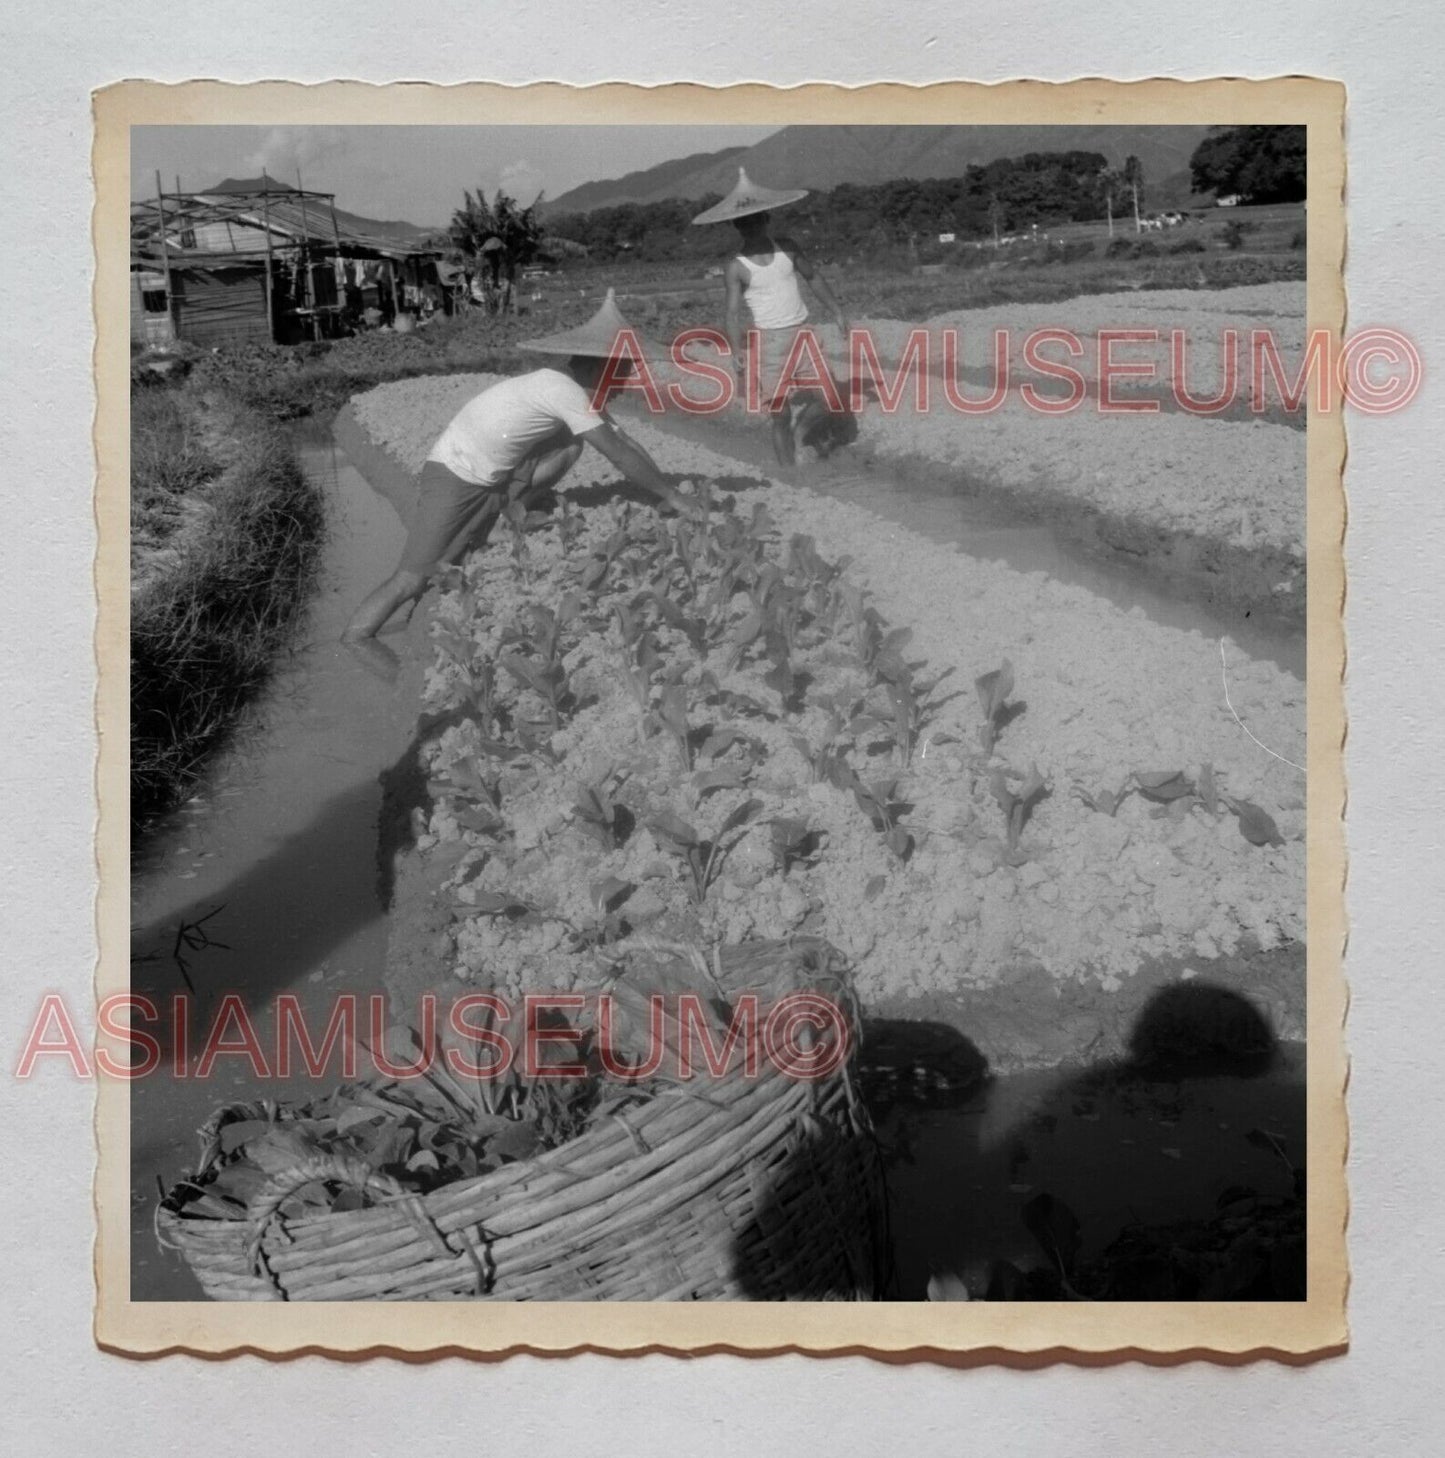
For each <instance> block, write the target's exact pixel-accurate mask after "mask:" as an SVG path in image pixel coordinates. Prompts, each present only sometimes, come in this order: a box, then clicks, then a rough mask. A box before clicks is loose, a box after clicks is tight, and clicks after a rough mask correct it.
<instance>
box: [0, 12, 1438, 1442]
mask: <svg viewBox="0 0 1445 1458" xmlns="http://www.w3.org/2000/svg"><path fill="white" fill-rule="evenodd" d="M12 3H13V8H12V9H11V11H10V12H9V14H8V16H7V18H6V19H5V20H4V21H3V22H0V35H3V38H4V41H5V45H4V48H3V49H4V60H5V70H6V73H7V83H6V87H5V90H4V95H3V98H0V107H3V111H4V118H5V141H6V148H5V155H6V170H7V174H8V176H9V177H10V186H9V187H8V188H7V194H8V196H7V206H6V207H5V208H4V209H3V210H0V230H3V235H4V239H5V244H6V246H5V250H4V257H5V261H6V266H5V267H4V269H3V270H0V280H3V281H0V290H3V294H4V306H3V308H0V334H3V338H4V351H5V353H4V373H3V407H0V449H3V456H0V459H3V460H4V462H5V479H6V482H7V489H6V493H5V500H6V503H7V513H6V523H5V530H4V532H3V539H4V547H3V552H4V562H5V571H4V576H3V582H4V592H5V594H6V608H7V611H6V612H5V614H3V616H0V643H3V653H4V660H3V661H4V664H5V684H6V689H7V699H6V704H5V717H4V731H5V743H6V744H7V747H8V750H9V763H10V766H11V774H10V776H9V777H8V778H9V779H10V785H9V787H8V792H7V795H6V800H7V812H8V815H7V818H8V821H9V825H10V833H9V835H7V836H6V837H5V838H4V842H3V845H0V884H3V886H4V897H3V902H0V915H3V924H0V937H3V940H0V946H3V947H4V950H5V956H6V967H5V972H6V977H5V991H4V996H3V999H0V1008H3V1013H0V1018H3V1030H0V1031H3V1037H0V1046H3V1048H4V1050H5V1058H6V1069H5V1074H4V1076H3V1077H0V1120H3V1128H4V1130H5V1135H6V1138H5V1141H4V1148H5V1155H6V1158H5V1170H4V1179H3V1192H0V1203H3V1212H0V1270H3V1272H4V1276H3V1280H4V1286H5V1301H4V1310H5V1315H4V1321H3V1323H0V1353H3V1355H0V1364H3V1365H0V1372H3V1380H4V1383H5V1386H6V1387H7V1388H8V1390H9V1394H10V1395H9V1396H8V1398H6V1399H5V1400H4V1401H3V1403H0V1451H3V1452H6V1453H17V1454H18V1453H48V1452H52V1451H54V1452H72V1451H80V1450H81V1449H82V1445H85V1444H87V1443H95V1444H100V1445H104V1446H103V1451H105V1452H107V1453H108V1454H114V1455H117V1458H120V1455H130V1454H142V1453H144V1454H148V1455H155V1454H158V1453H172V1452H196V1451H204V1452H206V1453H208V1454H215V1455H222V1454H232V1453H236V1454H240V1453H268V1452H278V1453H296V1452H314V1453H319V1454H330V1453H340V1452H346V1453H351V1454H367V1455H369V1454H373V1453H374V1454H388V1455H390V1454H397V1453H413V1452H430V1453H445V1452H453V1451H461V1449H462V1445H465V1447H466V1449H468V1450H471V1451H482V1452H505V1451H507V1450H508V1449H507V1440H508V1439H510V1440H512V1441H513V1442H515V1443H527V1444H528V1445H529V1446H532V1447H533V1448H534V1451H542V1452H560V1451H568V1452H576V1453H604V1452H616V1451H620V1450H622V1449H624V1448H625V1449H626V1450H628V1451H630V1452H635V1453H651V1452H664V1451H667V1452H683V1453H690V1452H696V1451H700V1450H701V1449H702V1448H703V1447H704V1446H705V1445H706V1446H709V1447H716V1448H717V1449H718V1450H720V1451H726V1452H729V1453H734V1452H760V1453H782V1452H789V1451H801V1452H818V1451H824V1450H827V1451H835V1452H847V1453H854V1452H857V1453H891V1452H910V1451H917V1452H971V1453H980V1452H1004V1453H1016V1452H1017V1453H1029V1454H1037V1453H1068V1454H1095V1453H1097V1454H1110V1455H1133V1454H1140V1455H1143V1454H1154V1453H1167V1454H1170V1455H1171V1458H1175V1455H1177V1458H1184V1455H1192V1454H1234V1453H1245V1452H1260V1451H1265V1452H1269V1453H1271V1454H1273V1455H1279V1458H1284V1455H1291V1454H1306V1453H1307V1454H1310V1455H1312V1458H1323V1455H1330V1454H1355V1453H1364V1452H1368V1453H1372V1454H1396V1453H1401V1454H1403V1453H1413V1452H1421V1451H1425V1450H1426V1449H1427V1448H1428V1447H1429V1446H1434V1443H1433V1442H1431V1441H1430V1440H1431V1439H1432V1438H1434V1439H1435V1441H1437V1442H1438V1437H1436V1430H1437V1429H1438V1428H1439V1427H1440V1426H1441V1423H1440V1415H1441V1409H1442V1402H1441V1398H1440V1359H1439V1346H1440V1328H1441V1306H1442V1294H1445V1283H1442V1260H1441V1245H1442V1235H1441V1213H1442V1212H1441V1199H1440V1184H1441V1159H1440V1147H1441V1142H1442V1141H1441V1138H1440V1129H1439V1113H1440V1110H1441V1102H1442V1101H1441V1099H1440V1095H1439V1084H1438V1082H1437V1073H1436V1053H1437V1048H1438V1044H1439V1041H1440V1037H1441V1034H1442V1032H1445V1017H1442V1012H1445V994H1442V986H1445V978H1442V974H1441V968H1440V965H1439V956H1438V935H1437V928H1438V923H1439V918H1440V914H1441V913H1440V908H1441V907H1442V906H1445V897H1442V895H1441V890H1442V888H1441V885H1440V882H1441V879H1442V878H1441V872H1440V866H1439V849H1440V834H1439V830H1438V826H1439V824H1440V820H1439V811H1440V809H1441V804H1440V801H1441V777H1440V775H1439V772H1438V770H1437V769H1436V768H1435V764H1434V756H1435V754H1436V753H1437V750H1438V743H1439V736H1438V733H1437V731H1436V726H1437V725H1438V724H1439V722H1440V720H1441V716H1442V708H1445V705H1442V702H1441V693H1440V676H1439V672H1438V668H1437V664H1438V658H1439V649H1440V646H1441V618H1442V595H1441V588H1440V585H1439V583H1440V571H1439V566H1440V546H1441V542H1440V537H1441V530H1440V513H1439V509H1438V494H1437V493H1438V491H1439V488H1440V479H1441V477H1440V472H1439V464H1440V460H1439V455H1440V453H1439V450H1438V448H1436V449H1433V450H1432V449H1431V447H1436V446H1437V439H1438V435H1437V432H1438V424H1437V422H1438V418H1439V417H1438V392H1437V390H1436V388H1435V385H1434V381H1433V379H1432V378H1430V377H1429V376H1428V372H1429V371H1430V370H1431V368H1432V366H1435V365H1438V362H1439V359H1440V354H1439V348H1438V347H1439V343H1440V339H1441V322H1442V309H1441V304H1442V286H1441V279H1440V267H1441V256H1442V250H1441V248H1440V222H1439V212H1440V200H1441V197H1442V191H1445V189H1442V184H1445V176H1442V163H1441V153H1440V141H1441V116H1440V95H1439V83H1438V74H1437V64H1438V59H1439V55H1440V49H1441V45H1440V43H1441V40H1442V31H1445V24H1442V21H1441V19H1440V12H1439V10H1438V9H1437V8H1436V7H1434V6H1432V5H1429V4H1426V3H1413V4H1408V5H1401V4H1380V3H1377V4H1374V5H1371V6H1369V7H1367V8H1361V7H1359V6H1357V5H1346V4H1342V3H1339V0H1328V3H1323V4H1322V3H1319V0H1314V3H1297V0H1291V3H1275V4H1271V5H1269V6H1260V5H1257V4H1252V3H1236V0H1229V3H1220V4H1215V5H1212V6H1208V7H1205V6H1201V5H1199V4H1197V3H1192V4H1187V5H1184V4H1163V3H1160V0H1152V3H1148V4H1138V3H1116V4H1113V5H1110V6H1109V7H1108V8H1107V10H1106V11H1099V10H1093V9H1090V8H1089V7H1086V6H1082V5H1079V4H1077V3H1073V4H1058V3H1049V4H1038V3H1035V4H1027V5H1024V4H1019V5H1014V6H1006V5H1000V4H998V3H993V4H989V5H976V4H958V3H956V0H942V3H940V0H914V3H912V4H909V5H908V6H906V7H903V6H897V5H890V6H887V7H877V8H874V7H869V6H864V5H861V4H852V3H839V4H836V5H830V6H824V5H818V4H793V3H790V4H786V5H785V4H781V3H778V0H763V3H757V0H728V3H725V4H722V5H704V4H701V3H697V0H666V3H664V0H654V3H650V4H635V5H630V6H624V5H617V4H600V3H599V4H591V5H577V4H559V3H554V0H540V3H531V4H526V5H519V6H516V7H509V8H502V7H498V6H495V5H492V4H486V5H478V4H477V3H476V0H434V3H432V4H431V5H429V6H426V7H424V8H417V7H412V6H396V5H391V4H384V3H375V0H352V3H351V4H349V5H347V6H345V7H326V10H325V13H324V14H323V13H322V11H321V9H320V8H319V7H318V8H316V9H315V10H313V9H312V8H311V7H304V6H297V5H295V4H294V3H293V4H276V3H271V0H253V3H251V4H248V5H246V6H244V7H241V6H226V7H219V6H215V5H211V4H195V5H190V6H184V7H179V8H178V7H176V6H175V5H173V4H172V5H164V6H163V5H159V4H138V3H131V4H126V5H112V6H107V7H104V8H101V7H97V6H93V5H87V6H75V7H63V6H58V5H55V4H37V3H34V0H19V3H14V0H12ZM1282 73H1296V74H1317V75H1324V76H1330V77H1336V78H1339V79H1342V80H1344V81H1345V82H1346V83H1347V85H1348V86H1349V89H1350V101H1349V122H1348V131H1349V177H1350V182H1349V193H1350V196H1349V227H1350V245H1349V249H1350V261H1349V275H1348V282H1349V290H1350V322H1351V325H1352V326H1358V325H1363V324H1384V325H1394V326H1398V327H1402V328H1405V329H1407V330H1409V331H1410V332H1411V333H1412V334H1413V335H1414V337H1415V338H1416V339H1417V341H1418V342H1419V344H1420V346H1421V348H1422V349H1423V351H1424V353H1425V360H1426V369H1427V381H1426V388H1425V390H1424V391H1423V392H1422V394H1421V396H1420V398H1419V399H1418V400H1417V401H1416V403H1415V405H1414V406H1413V407H1412V408H1411V409H1410V410H1408V411H1407V412H1406V413H1404V414H1402V415H1400V416H1397V417H1390V418H1385V419H1376V420H1370V419H1363V418H1361V417H1359V416H1355V417H1352V418H1351V420H1350V466H1349V477H1348V487H1349V495H1350V536H1349V543H1348V557H1349V570H1350V589H1349V610H1348V633H1349V652H1350V669H1349V679H1348V688H1349V710H1350V719H1351V726H1350V743H1349V751H1348V774H1349V781H1350V824H1349V831H1350V845H1351V873H1350V889H1349V911H1350V917H1351V922H1352V935H1351V944H1350V953H1349V959H1348V967H1347V970H1348V974H1349V978H1350V981H1351V984H1352V989H1353V1007H1352V1012H1351V1020H1350V1027H1349V1042H1350V1049H1351V1054H1352V1057H1353V1060H1354V1074H1353V1082H1352V1088H1351V1113H1352V1118H1353V1149H1352V1156H1351V1182H1352V1187H1353V1202H1354V1208H1353V1218H1352V1231H1351V1244H1352V1253H1353V1265H1354V1291H1353V1297H1352V1301H1351V1321H1352V1327H1353V1349H1352V1351H1351V1352H1350V1354H1349V1355H1348V1356H1346V1357H1342V1358H1337V1359H1334V1360H1331V1361H1327V1362H1324V1363H1322V1364H1318V1365H1315V1366H1313V1367H1309V1368H1303V1369H1291V1368H1287V1367H1282V1366H1278V1365H1270V1364H1264V1365H1256V1366H1251V1367H1248V1368H1244V1369H1233V1370H1231V1369H1225V1368H1220V1367H1216V1366H1212V1365H1209V1364H1203V1363H1196V1364H1192V1365H1190V1366H1187V1367H1185V1368H1183V1369H1179V1370H1160V1369H1154V1368H1148V1367H1144V1366H1140V1365H1129V1366H1124V1367H1116V1368H1112V1369H1107V1370H1102V1371H1089V1370H1079V1369H1073V1368H1068V1367H1055V1368H1051V1369H1048V1370H1044V1371H1038V1372H1019V1371H1006V1370H999V1369H987V1368H986V1369H979V1370H972V1371H947V1370H941V1369H938V1368H934V1367H929V1366H912V1367H888V1366H882V1365H876V1364H873V1363H870V1362H868V1361H866V1360H846V1361H809V1360H806V1359H801V1358H790V1359H781V1360H774V1361H768V1362H745V1361H741V1360H736V1359H730V1358H710V1359H706V1360H700V1361H692V1362H681V1361H675V1360H671V1359H666V1358H646V1359H643V1360H641V1361H633V1362H627V1363H622V1362H616V1361H609V1360H607V1359H601V1358H585V1359H580V1360H574V1361H568V1362H566V1363H558V1362H551V1363H543V1362H539V1361H534V1360H527V1359H521V1360H516V1361H512V1362H508V1363H506V1364H503V1365H501V1366H497V1367H483V1366H472V1365H464V1364H461V1363H457V1362H448V1363H443V1364H438V1365H432V1366H422V1367H417V1366H408V1365H405V1364H402V1363H399V1362H392V1361H382V1362H380V1363H375V1364H367V1365H339V1364H338V1365H333V1364H329V1363H326V1362H324V1361H322V1360H319V1359H305V1360H301V1361H297V1362H292V1363H288V1364H276V1365H268V1364H263V1363H261V1362H259V1361H257V1360H254V1359H243V1360H240V1361H234V1362H228V1363H219V1364H207V1363H201V1362H194V1361H189V1360H180V1359H170V1360H166V1361H162V1362H155V1363H129V1362H126V1361H124V1360H121V1359H118V1358H112V1357H108V1356H104V1355H101V1354H99V1353H98V1352H97V1351H96V1350H95V1349H94V1347H93V1345H92V1342H91V1339H90V1308H91V1276H90V1243H91V1230H92V1219H91V1210H90V1173H91V1147H90V1135H89V1124H90V1108H91V1097H92V1090H91V1089H90V1088H89V1087H88V1086H86V1085H84V1084H81V1083H78V1082H75V1081H73V1080H71V1079H69V1078H68V1077H67V1076H65V1075H64V1074H63V1073H62V1072H61V1071H60V1070H59V1069H58V1068H56V1067H53V1066H52V1067H47V1068H46V1069H44V1070H43V1071H42V1072H41V1073H39V1074H37V1075H36V1077H35V1078H34V1080H33V1081H32V1082H30V1083H29V1084H26V1085H21V1084H19V1083H17V1082H16V1081H15V1080H14V1078H13V1077H12V1076H11V1073H12V1072H13V1068H14V1062H15V1057H16V1054H17V1052H18V1049H19V1047H20V1044H21V1041H22V1039H23V1036H24V1031H25V1028H26V1026H27V1024H28V1022H29V1020H30V1018H31V1017H32V1016H33V1014H34V1011H35V1009H36V1007H37V1005H38V1003H39V1000H40V997H41V996H42V994H43V992H45V991H47V990H52V989H53V990H61V991H64V992H65V993H66V994H67V996H68V997H69V999H70V1000H71V1001H72V1003H73V1004H74V1005H76V1006H81V1007H83V1006H84V1001H85V997H86V993H87V989H88V986H89V979H90V976H91V964H92V956H93V936H92V930H91V898H92V894H93V867H92V860H91V849H90V836H91V828H92V819H93V814H94V804H93V797H92V795H91V791H90V775H91V763H92V753H93V740H92V731H91V696H92V692H93V675H92V671H91V651H90V633H91V625H92V608H91V587H90V570H91V553H92V548H93V533H92V523H91V515H90V490H91V458H90V444H89V427H90V418H91V410H92V395H91V389H90V381H89V352H90V346H91V324H90V301H89V286H90V270H91V257H90V238H89V222H90V220H89V212H90V204H91V194H90V182H89V146H90V117H89V97H88V93H89V90H90V89H91V88H92V87H94V86H98V85H102V84H105V83H107V82H109V81H112V80H117V79H120V78H123V77H127V76H146V77H152V78H155V79H161V80H184V79H190V78H194V77H222V78H225V79H228V80H251V79H262V78H275V77H279V78H285V79H295V80H318V81H319V80H327V79H332V78H336V77H347V76H357V77H362V78H365V79H369V80H379V81H380V80H390V79H397V78H408V79H428V80H468V79H490V80H498V81H516V82H523V81H529V80H537V79H547V78H555V79H563V80H570V81H577V82H585V81H602V80H613V79H617V80H636V81H655V82H662V81H667V80H677V79H692V80H699V81H710V82H717V83H723V82H727V81H734V80H767V81H775V82H780V83H791V82H797V81H805V80H834V81H842V82H851V83H863V82H867V81H873V80H884V79H898V80H908V81H928V80H945V79H957V78H970V79H979V80H1002V79H1009V78H1013V77H1019V76H1041V77H1047V78H1051V79H1066V78H1069V77H1073V76H1080V75H1107V76H1112V77H1118V78H1131V77H1147V76H1151V75H1159V74H1174V75H1179V76H1184V77H1193V76H1208V75H1219V74H1226V75H1246V76H1267V75H1276V74H1282ZM512 1451H517V1449H516V1448H513V1449H512Z"/></svg>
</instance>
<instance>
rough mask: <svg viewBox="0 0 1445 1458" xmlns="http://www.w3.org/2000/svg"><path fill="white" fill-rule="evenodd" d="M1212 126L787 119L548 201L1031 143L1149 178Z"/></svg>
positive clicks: (901, 167) (674, 191) (794, 176)
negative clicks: (742, 172)
mask: <svg viewBox="0 0 1445 1458" xmlns="http://www.w3.org/2000/svg"><path fill="white" fill-rule="evenodd" d="M1208 131H1209V128H1208V127H1205V126H1108V125H1101V126H1068V127H1059V126H788V127H783V128H781V129H780V130H779V131H776V132H774V133H772V135H771V136H767V137H764V138H763V139H762V141H760V142H756V143H754V144H753V145H752V146H750V147H727V148H723V149H722V150H720V151H718V152H699V153H695V154H693V155H692V156H690V157H679V158H676V159H674V160H672V161H669V162H662V163H659V164H657V165H656V166H654V167H648V168H643V169H641V170H640V171H636V172H629V173H627V174H626V175H625V176H623V177H617V178H609V179H603V180H599V181H595V182H587V183H583V184H582V185H581V186H579V187H574V188H571V189H569V190H568V191H567V192H565V193H562V194H561V195H560V196H559V197H555V198H549V199H547V200H546V201H544V202H543V204H542V205H541V208H540V209H539V211H540V212H541V214H542V216H543V217H557V216H560V215H562V214H566V213H588V212H593V211H596V210H597V209H599V208H605V207H617V206H620V205H621V204H624V203H652V202H664V201H671V200H687V201H695V200H698V199H700V198H703V197H706V196H708V195H710V194H713V193H726V192H728V191H729V190H731V188H732V186H733V184H734V183H736V181H737V169H738V167H739V166H742V167H745V168H746V169H747V172H748V176H749V177H751V178H752V180H753V181H754V182H757V183H760V184H762V185H763V186H767V187H806V188H809V189H813V190H817V191H826V190H828V189H830V188H834V187H837V186H839V185H840V184H842V183H858V184H869V183H877V182H888V181H892V180H894V179H896V178H904V177H913V178H927V177H960V176H962V175H963V174H964V173H965V172H966V171H967V170H968V168H969V167H970V166H982V165H986V164H987V163H989V162H994V161H997V160H998V159H999V158H1001V157H1021V156H1024V155H1025V154H1026V153H1029V152H1074V151H1078V152H1101V153H1103V155H1104V156H1105V157H1106V158H1107V159H1108V161H1109V162H1110V164H1111V165H1113V166H1115V167H1118V166H1122V165H1123V162H1124V159H1125V157H1126V156H1129V155H1131V154H1132V155H1134V156H1137V157H1138V158H1139V160H1140V162H1141V163H1142V164H1143V167H1144V176H1145V180H1146V183H1147V182H1154V183H1158V182H1162V181H1163V180H1164V179H1165V178H1169V177H1174V176H1176V175H1177V174H1178V173H1180V172H1181V171H1183V170H1185V169H1187V168H1188V165H1189V158H1190V156H1191V154H1192V153H1193V151H1194V149H1195V147H1197V146H1198V145H1199V143H1200V142H1201V141H1202V140H1203V139H1204V137H1205V135H1206V134H1207V133H1208Z"/></svg>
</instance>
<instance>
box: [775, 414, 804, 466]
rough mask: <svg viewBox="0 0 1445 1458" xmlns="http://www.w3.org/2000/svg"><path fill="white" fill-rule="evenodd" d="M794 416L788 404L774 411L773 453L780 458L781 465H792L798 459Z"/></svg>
mask: <svg viewBox="0 0 1445 1458" xmlns="http://www.w3.org/2000/svg"><path fill="white" fill-rule="evenodd" d="M792 416H793V412H792V408H791V407H790V406H788V405H786V404H784V405H783V406H782V407H781V408H780V409H778V410H776V411H774V413H773V418H772V429H773V454H774V455H775V456H776V457H777V458H778V464H779V465H780V466H791V465H793V464H794V463H795V462H796V461H797V459H798V451H797V447H796V445H795V444H794V442H793V419H792Z"/></svg>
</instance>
